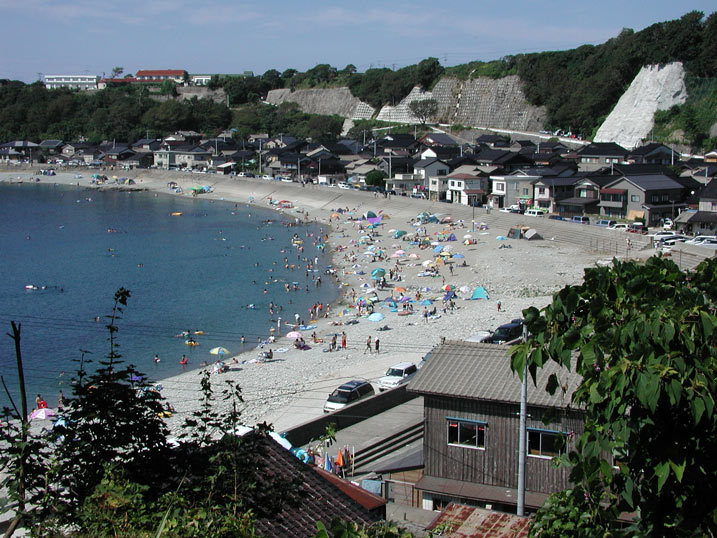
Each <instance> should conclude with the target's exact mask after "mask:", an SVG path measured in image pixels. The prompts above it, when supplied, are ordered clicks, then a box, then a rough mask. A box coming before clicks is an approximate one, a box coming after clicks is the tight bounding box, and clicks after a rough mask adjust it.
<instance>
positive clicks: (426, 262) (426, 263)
mask: <svg viewBox="0 0 717 538" xmlns="http://www.w3.org/2000/svg"><path fill="white" fill-rule="evenodd" d="M434 263H435V262H434V261H433V260H426V261H425V262H423V263H422V264H421V265H422V266H423V267H429V266H431V265H433V264H434Z"/></svg>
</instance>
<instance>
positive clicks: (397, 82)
mask: <svg viewBox="0 0 717 538" xmlns="http://www.w3.org/2000/svg"><path fill="white" fill-rule="evenodd" d="M673 61H680V62H682V63H683V64H684V66H685V69H686V73H687V79H686V84H687V90H688V96H689V97H688V102H687V103H686V104H685V105H682V106H681V107H673V109H671V110H669V111H665V112H664V113H662V112H660V113H658V115H657V116H658V117H656V119H657V122H658V123H657V125H656V127H655V132H656V133H657V132H658V131H660V132H664V133H666V134H665V136H668V134H669V133H671V132H674V131H677V130H680V131H682V132H684V133H685V135H686V136H685V139H686V140H688V141H690V142H691V143H692V144H693V145H695V146H703V147H706V146H709V145H710V144H712V142H713V141H712V140H711V139H710V138H709V134H708V133H709V131H710V128H712V126H713V125H715V124H716V123H717V12H715V13H712V14H710V15H709V16H707V17H705V16H704V14H703V13H701V12H696V11H693V12H690V13H687V14H686V15H684V16H683V17H681V18H680V19H676V20H672V21H667V22H662V23H657V24H654V25H652V26H650V27H648V28H645V29H644V30H641V31H639V32H634V31H632V30H630V29H624V30H623V31H622V32H621V33H620V34H619V35H618V36H616V37H615V38H613V39H610V40H608V41H607V42H605V43H603V44H601V45H584V46H582V47H579V48H576V49H572V50H567V51H558V52H542V53H535V54H520V55H514V56H507V57H505V58H502V59H500V60H495V61H492V62H471V63H468V64H464V65H460V66H455V67H444V66H442V65H440V63H439V61H438V60H437V59H436V58H428V59H425V60H423V61H421V62H419V63H418V64H416V65H411V66H407V67H404V68H402V69H398V70H395V71H394V70H391V69H388V68H380V69H369V70H367V71H366V72H364V73H359V72H357V70H356V68H355V67H354V66H353V65H347V66H346V67H344V68H343V69H338V68H336V67H332V66H330V65H327V64H321V65H317V66H315V67H314V68H312V69H309V70H307V71H306V72H303V73H302V72H298V71H296V70H295V69H287V70H286V71H284V72H283V73H280V72H278V71H277V70H275V69H270V70H268V71H267V72H266V73H264V74H263V75H258V76H251V77H241V76H217V77H214V78H213V79H212V80H211V82H210V87H212V88H219V87H222V88H223V89H224V90H225V92H226V94H227V97H228V102H229V105H230V106H231V108H232V109H234V110H233V111H231V110H230V109H229V108H227V106H226V104H223V103H213V102H211V101H210V100H200V101H197V100H193V101H191V102H182V103H180V102H177V101H173V100H169V101H166V102H162V103H159V102H157V101H155V100H154V99H152V96H151V95H150V90H149V89H148V88H142V87H137V86H128V87H126V88H114V89H111V88H108V89H107V90H100V91H98V92H86V93H76V92H75V93H73V92H69V91H67V90H46V89H45V88H44V87H43V86H42V85H41V84H40V83H35V84H32V85H25V84H22V83H20V82H10V81H0V139H2V140H12V139H31V140H37V139H42V138H61V139H73V138H77V137H79V136H86V137H88V138H91V139H97V140H103V139H105V140H111V139H123V140H127V139H132V138H135V137H138V136H142V135H145V134H149V135H151V136H160V135H162V134H164V133H166V132H171V131H172V130H175V129H194V130H199V131H202V132H205V133H208V134H212V133H214V132H216V131H217V130H221V129H224V128H226V127H229V126H232V127H237V128H238V129H239V131H238V132H244V131H247V130H252V129H254V130H255V129H261V130H271V129H272V127H274V126H275V127H276V128H286V127H287V126H290V127H296V125H301V126H302V127H301V129H302V130H303V131H306V134H308V135H312V136H316V133H317V132H318V133H320V134H321V133H323V134H324V135H326V136H329V135H331V136H333V133H335V132H336V130H337V129H338V128H339V127H337V125H339V124H340V118H330V119H331V121H330V122H329V123H331V125H329V126H328V127H327V126H326V125H324V124H325V123H327V122H328V121H329V119H324V120H321V121H318V119H317V118H314V120H313V122H314V124H315V125H313V126H311V125H309V122H310V120H311V118H309V117H307V116H306V115H303V116H302V115H301V114H300V112H299V111H297V110H296V107H295V106H294V107H293V108H292V107H284V109H282V110H280V112H282V113H281V114H269V113H268V111H264V110H260V109H259V108H257V107H251V106H250V107H247V108H248V110H244V108H243V107H242V105H247V104H252V103H259V102H261V101H262V99H263V98H264V97H265V96H266V95H267V93H268V92H269V91H270V90H273V89H279V88H290V89H302V88H327V87H340V86H345V87H348V88H349V89H350V91H351V93H352V94H353V95H354V96H355V97H357V98H358V99H360V100H361V101H363V102H365V103H368V104H370V105H371V106H373V107H375V108H377V109H378V108H380V107H381V106H383V105H385V104H397V103H398V102H399V101H401V100H402V99H403V98H404V97H405V96H406V95H408V94H409V92H410V91H411V89H412V88H414V87H415V86H419V87H422V88H424V89H427V90H430V89H432V88H433V87H434V85H435V84H436V83H437V82H438V81H439V80H440V79H441V78H442V77H446V76H450V77H455V78H458V79H462V80H466V79H472V78H477V77H490V78H500V77H503V76H506V75H518V76H519V77H520V79H521V81H522V83H523V91H524V94H525V96H526V98H527V100H528V101H529V102H530V103H531V104H532V105H536V106H544V107H545V109H546V110H547V119H546V122H545V127H546V128H551V129H564V130H568V129H569V130H572V131H573V132H580V133H582V134H583V135H585V136H590V135H591V134H592V133H594V131H595V129H596V128H597V127H598V126H599V125H600V123H601V122H602V120H603V119H604V118H605V117H606V116H607V114H608V113H609V112H610V111H611V110H612V108H613V107H614V105H615V103H616V102H617V100H618V99H619V98H620V96H621V95H622V93H623V92H624V91H625V90H626V88H627V87H628V86H629V84H630V82H631V81H632V80H633V78H634V77H635V76H636V75H637V73H638V72H639V70H640V68H641V67H642V66H644V65H647V64H664V63H668V62H673ZM237 109H238V110H237ZM287 117H288V120H287ZM247 118H249V120H251V121H247ZM287 121H289V123H288V124H287ZM337 122H338V123H337ZM334 124H336V125H334ZM713 136H714V135H713ZM710 149H711V148H710Z"/></svg>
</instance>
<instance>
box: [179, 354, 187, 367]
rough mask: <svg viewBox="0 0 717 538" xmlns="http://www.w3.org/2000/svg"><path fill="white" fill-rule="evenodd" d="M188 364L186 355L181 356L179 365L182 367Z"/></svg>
mask: <svg viewBox="0 0 717 538" xmlns="http://www.w3.org/2000/svg"><path fill="white" fill-rule="evenodd" d="M188 362H189V359H188V358H187V356H186V355H182V358H181V359H180V360H179V364H181V365H182V366H186V364H187V363H188Z"/></svg>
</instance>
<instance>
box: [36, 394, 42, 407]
mask: <svg viewBox="0 0 717 538" xmlns="http://www.w3.org/2000/svg"><path fill="white" fill-rule="evenodd" d="M41 401H42V395H40V394H38V395H37V398H35V405H36V406H37V408H38V409H39V408H40V402H41Z"/></svg>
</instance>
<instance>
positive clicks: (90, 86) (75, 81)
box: [45, 75, 97, 90]
mask: <svg viewBox="0 0 717 538" xmlns="http://www.w3.org/2000/svg"><path fill="white" fill-rule="evenodd" d="M45 87H46V88H47V89H49V90H54V89H57V88H70V89H71V90H96V89H97V76H96V75H45Z"/></svg>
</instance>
